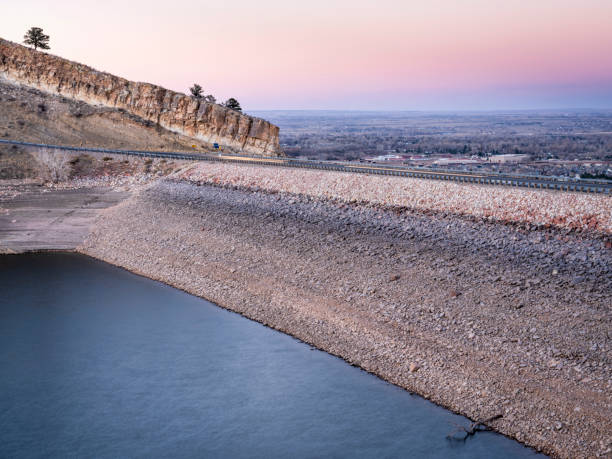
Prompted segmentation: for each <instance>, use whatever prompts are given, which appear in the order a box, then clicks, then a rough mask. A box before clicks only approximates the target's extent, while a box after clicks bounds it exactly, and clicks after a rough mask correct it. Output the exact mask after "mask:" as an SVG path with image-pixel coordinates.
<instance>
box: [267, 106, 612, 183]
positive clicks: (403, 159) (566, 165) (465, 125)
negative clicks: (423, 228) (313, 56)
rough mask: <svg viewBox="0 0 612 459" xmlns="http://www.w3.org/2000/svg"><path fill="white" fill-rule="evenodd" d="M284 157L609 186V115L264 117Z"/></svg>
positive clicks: (320, 113)
mask: <svg viewBox="0 0 612 459" xmlns="http://www.w3.org/2000/svg"><path fill="white" fill-rule="evenodd" d="M257 114H258V115H260V116H265V117H266V119H269V120H271V121H272V122H274V123H276V124H278V125H279V126H280V128H281V147H282V148H283V150H284V151H285V153H287V154H288V155H290V156H294V157H301V158H310V159H328V160H343V161H364V162H365V161H369V162H390V163H397V164H409V165H414V166H422V167H428V168H434V169H435V168H440V169H442V168H452V169H459V170H468V171H469V170H471V171H478V170H482V171H499V172H502V173H522V174H542V175H554V176H561V177H567V178H568V179H571V178H580V177H581V178H598V179H604V180H612V111H607V112H606V111H598V112H589V111H564V112H562V111H559V112H556V111H555V112H552V111H548V112H530V111H526V112H508V113H501V112H500V113H497V112H492V113H483V112H481V113H478V112H475V113H425V112H351V111H347V112H344V111H267V112H258V113H257Z"/></svg>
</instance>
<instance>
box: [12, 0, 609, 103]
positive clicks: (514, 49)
mask: <svg viewBox="0 0 612 459" xmlns="http://www.w3.org/2000/svg"><path fill="white" fill-rule="evenodd" d="M3 3H6V2H3ZM33 25H35V26H40V27H43V28H44V29H45V31H46V32H47V33H48V34H49V35H51V46H52V50H51V52H53V53H54V54H58V55H60V56H63V57H66V58H69V59H73V60H77V61H79V62H83V63H85V64H88V65H91V66H93V67H95V68H98V69H100V70H105V71H109V72H112V73H115V74H118V75H120V76H124V77H126V78H129V79H134V80H140V81H149V82H152V83H156V84H160V85H162V86H165V87H168V88H171V89H174V90H178V91H186V90H187V88H188V87H189V86H190V85H191V84H192V83H193V82H198V83H200V84H201V85H202V86H203V87H204V88H205V90H206V91H207V92H211V93H213V94H214V95H216V96H217V97H218V98H220V99H226V98H228V97H236V98H238V99H239V100H240V101H241V103H242V105H243V106H244V107H245V108H247V109H251V110H256V109H406V110H415V109H416V110H427V109H436V110H437V109H449V110H455V109H463V110H470V109H513V108H570V107H594V108H612V1H611V0H505V1H502V0H428V1H422V2H413V1H412V2H411V1H409V0H404V1H399V0H376V1H375V0H368V1H365V0H351V1H348V0H326V1H323V0H310V1H308V2H293V1H291V0H259V1H257V2H254V1H246V0H233V1H232V2H221V1H218V0H215V1H214V2H212V1H210V2H208V1H202V0H199V1H198V0H174V1H173V2H168V1H164V2H161V1H156V0H149V1H142V0H137V1H132V0H122V1H119V0H106V1H104V2H87V1H82V0H81V1H76V0H65V1H62V0H54V1H53V2H49V1H48V0H46V1H39V0H20V1H19V2H8V4H3V5H2V15H1V16H0V30H1V32H0V36H2V37H3V38H6V39H9V40H13V41H21V40H22V36H23V33H24V32H25V30H26V29H27V28H28V27H30V26H33Z"/></svg>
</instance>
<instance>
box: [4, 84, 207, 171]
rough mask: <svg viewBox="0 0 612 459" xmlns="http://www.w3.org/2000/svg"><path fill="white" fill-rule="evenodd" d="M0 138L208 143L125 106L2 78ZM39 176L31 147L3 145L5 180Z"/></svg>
mask: <svg viewBox="0 0 612 459" xmlns="http://www.w3.org/2000/svg"><path fill="white" fill-rule="evenodd" d="M0 139H19V140H23V141H26V142H36V143H48V144H58V145H73V146H91V147H94V146H96V147H99V146H102V147H106V148H119V149H140V150H145V149H154V150H167V151H185V150H190V151H194V148H193V145H196V149H195V150H196V151H202V150H206V148H207V146H206V145H204V144H202V143H201V142H197V141H194V139H192V138H190V137H187V136H184V135H180V134H177V133H174V132H171V131H169V130H167V129H164V128H162V127H160V126H158V125H155V124H154V123H151V122H150V121H146V120H143V119H142V118H140V117H138V116H134V115H130V114H129V113H127V112H125V111H120V110H117V109H111V108H106V107H95V106H92V105H89V104H86V103H84V102H78V101H74V100H71V99H67V98H63V97H60V96H53V95H50V94H47V93H44V92H42V91H40V90H37V89H34V88H26V87H19V86H15V85H12V84H7V83H6V82H5V83H2V82H1V81H0ZM195 142H197V143H195ZM34 175H35V166H34V160H33V158H32V157H31V156H30V154H29V153H28V152H27V151H26V149H24V148H22V147H18V146H8V145H0V179H3V178H4V179H6V178H25V177H31V176H34Z"/></svg>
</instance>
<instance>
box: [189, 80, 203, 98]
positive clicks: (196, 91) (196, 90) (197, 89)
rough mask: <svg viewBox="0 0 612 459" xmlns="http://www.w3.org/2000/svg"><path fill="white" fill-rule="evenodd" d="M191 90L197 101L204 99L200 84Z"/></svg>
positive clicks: (195, 84) (194, 85)
mask: <svg viewBox="0 0 612 459" xmlns="http://www.w3.org/2000/svg"><path fill="white" fill-rule="evenodd" d="M189 90H190V91H191V95H192V96H193V97H195V98H196V99H201V98H202V86H200V85H199V84H197V83H194V84H193V86H192V87H191V88H189Z"/></svg>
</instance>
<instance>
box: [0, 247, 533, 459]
mask: <svg viewBox="0 0 612 459" xmlns="http://www.w3.org/2000/svg"><path fill="white" fill-rule="evenodd" d="M0 368H1V373H0V457H11V458H14V457H52V458H65V457H79V458H81V457H83V458H85V457H88V458H89V457H91V458H93V457H104V458H132V457H143V458H144V457H146V458H151V457H172V458H183V457H222V458H240V457H250V458H251V457H252V458H257V457H261V458H271V457H286V458H301V457H351V458H358V457H369V458H384V457H390V458H391V457H392V458H396V457H397V458H406V457H414V458H424V457H436V458H487V459H489V458H518V457H521V458H522V457H533V456H538V455H537V454H536V453H535V451H533V450H531V449H529V448H526V447H524V446H522V445H521V444H519V443H518V442H515V441H513V440H510V439H508V438H506V437H504V436H502V435H499V434H495V433H492V432H483V433H478V434H477V435H476V436H474V437H471V438H469V439H468V440H467V441H466V442H452V441H448V440H447V439H446V435H447V434H448V433H449V432H450V431H452V430H453V428H454V423H457V424H462V425H468V424H469V421H468V420H467V419H465V418H463V417H460V416H457V415H455V414H453V413H451V412H449V411H447V410H444V409H442V408H440V407H438V406H436V405H434V404H432V403H430V402H428V401H426V400H424V399H422V398H420V397H418V396H414V395H411V394H409V393H408V392H406V391H404V390H402V389H400V388H398V387H395V386H393V385H390V384H388V383H385V382H384V381H382V380H380V379H378V378H376V377H374V376H372V375H370V374H368V373H365V372H363V371H361V370H359V369H357V368H355V367H351V366H350V365H348V364H347V363H345V362H344V361H342V360H340V359H338V358H335V357H332V356H330V355H328V354H326V353H324V352H320V351H317V350H313V349H312V348H311V347H310V346H308V345H307V344H304V343H302V342H300V341H297V340H295V339H293V338H291V337H289V336H287V335H284V334H282V333H279V332H277V331H274V330H272V329H269V328H266V327H264V326H262V325H261V324H258V323H255V322H252V321H250V320H247V319H245V318H243V317H241V316H239V315H237V314H234V313H231V312H228V311H226V310H223V309H221V308H219V307H217V306H215V305H213V304H211V303H209V302H207V301H204V300H202V299H200V298H197V297H194V296H191V295H188V294H186V293H184V292H181V291H179V290H176V289H173V288H171V287H168V286H166V285H163V284H161V283H158V282H154V281H152V280H149V279H146V278H143V277H140V276H136V275H134V274H131V273H129V272H126V271H124V270H121V269H119V268H116V267H113V266H110V265H108V264H105V263H102V262H99V261H96V260H93V259H90V258H87V257H84V256H81V255H76V254H68V253H47V254H30V255H7V256H1V257H0Z"/></svg>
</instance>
